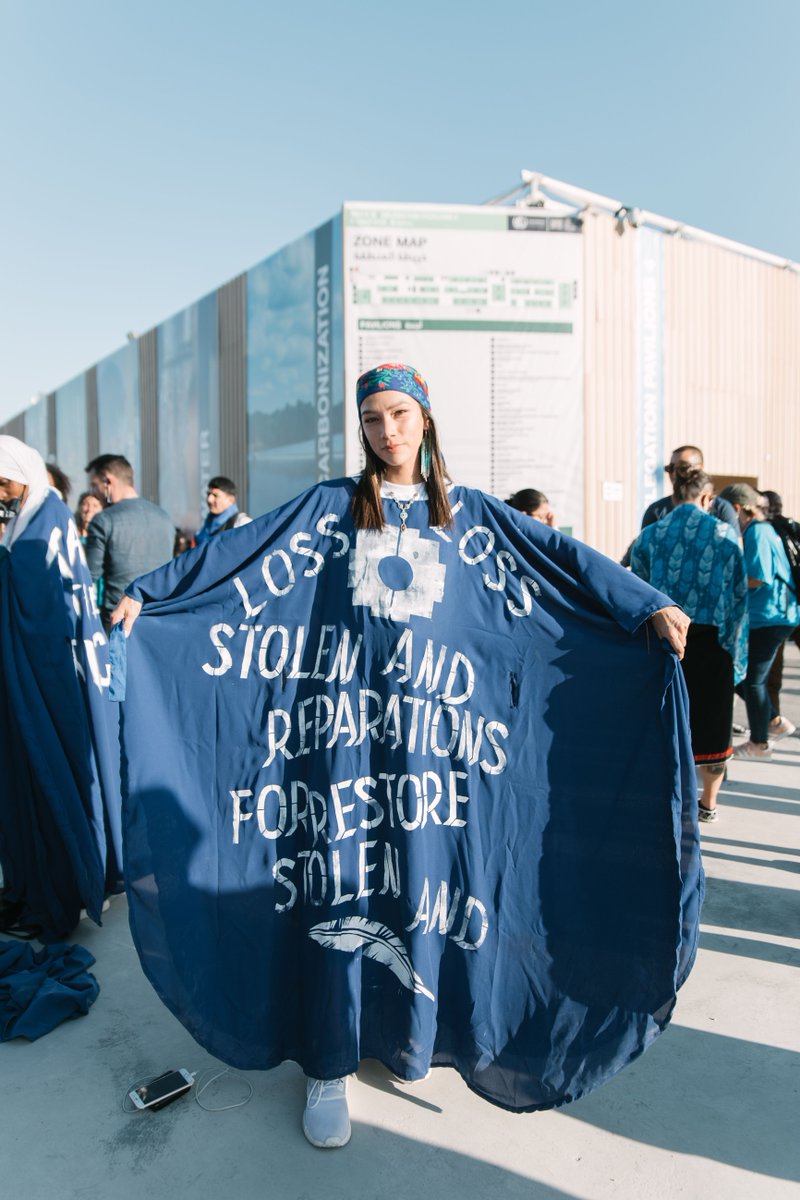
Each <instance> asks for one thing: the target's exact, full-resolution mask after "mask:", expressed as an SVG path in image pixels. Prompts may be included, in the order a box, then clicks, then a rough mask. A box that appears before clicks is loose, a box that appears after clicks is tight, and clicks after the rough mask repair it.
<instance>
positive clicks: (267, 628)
mask: <svg viewBox="0 0 800 1200" xmlns="http://www.w3.org/2000/svg"><path fill="white" fill-rule="evenodd" d="M357 399H358V404H359V412H360V417H361V429H362V441H363V445H364V450H365V455H366V468H365V470H364V472H363V473H362V475H361V476H360V477H359V478H357V479H342V480H338V481H335V482H324V483H320V484H318V485H317V486H315V487H312V488H311V489H309V490H308V491H306V492H304V493H303V494H302V495H300V496H298V497H297V498H296V499H294V500H292V501H290V502H289V503H287V504H284V505H283V506H282V507H280V508H278V509H276V510H275V511H273V512H271V513H268V514H266V515H265V516H263V517H260V518H258V519H256V520H254V521H253V523H252V524H250V525H248V526H247V527H245V528H243V529H239V530H235V531H230V532H228V533H221V534H219V535H218V536H216V537H213V538H211V539H210V540H209V541H208V543H206V544H205V545H204V546H202V547H199V548H197V549H195V550H193V551H191V552H190V553H188V554H186V555H184V556H182V557H181V558H180V559H177V560H175V561H174V562H172V563H170V564H168V565H167V566H165V567H163V568H161V569H159V570H157V571H154V572H152V573H151V574H149V575H147V576H144V577H143V578H141V579H139V580H137V581H136V582H135V583H134V584H133V585H132V586H131V587H130V588H129V589H128V596H127V597H126V598H125V599H124V600H123V601H122V603H121V604H120V606H119V607H118V609H117V610H116V613H115V614H114V616H115V619H116V620H118V621H121V622H123V625H124V628H125V630H126V632H127V633H128V634H129V637H128V640H127V642H125V641H124V639H121V631H120V630H119V628H118V630H116V631H115V634H116V635H117V636H119V637H120V640H121V641H122V642H123V644H124V646H125V648H126V651H127V676H128V682H127V696H126V699H125V702H124V706H123V710H124V711H123V743H124V753H125V758H126V770H127V787H128V794H127V802H126V849H127V859H126V880H127V888H128V896H129V900H130V913H131V927H132V930H133V936H134V940H135V942H136V945H137V948H138V951H139V954H140V957H141V961H142V964H143V967H144V970H145V972H146V974H147V975H148V977H149V979H150V980H151V982H152V984H153V985H154V987H155V988H156V990H157V992H158V994H159V995H160V996H161V998H162V1000H163V1001H164V1002H165V1004H167V1005H168V1007H169V1008H170V1009H171V1011H172V1012H173V1013H174V1014H175V1015H176V1016H177V1017H178V1018H179V1019H180V1020H181V1021H182V1022H183V1023H184V1025H185V1026H186V1027H187V1028H188V1029H189V1030H190V1031H191V1033H192V1034H193V1035H194V1037H195V1038H196V1039H197V1040H198V1041H199V1042H200V1043H201V1044H202V1045H203V1046H204V1047H206V1048H207V1049H208V1050H209V1051H210V1052H211V1053H212V1054H214V1055H216V1056H217V1057H219V1058H221V1059H222V1060H224V1061H225V1062H227V1063H230V1064H232V1065H234V1066H238V1067H240V1068H270V1067H273V1066H276V1065H277V1064H278V1063H280V1062H283V1061H284V1060H287V1059H291V1060H294V1061H295V1062H297V1063H299V1064H300V1066H301V1067H302V1069H303V1070H304V1072H305V1073H306V1075H307V1076H308V1086H307V1105H306V1110H305V1113H304V1116H303V1128H304V1132H305V1134H306V1136H307V1137H308V1139H309V1140H310V1141H311V1142H312V1143H313V1144H314V1145H317V1146H323V1147H333V1146H341V1145H344V1144H345V1143H346V1141H347V1140H348V1138H349V1137H350V1122H349V1117H348V1113H347V1100H346V1078H347V1076H348V1075H350V1074H352V1073H353V1072H354V1071H356V1069H357V1068H358V1065H359V1062H360V1061H361V1060H362V1059H364V1058H373V1059H378V1060H380V1061H381V1062H382V1063H383V1064H385V1066H386V1067H388V1068H389V1069H390V1070H391V1071H393V1072H394V1073H395V1075H397V1076H398V1077H400V1078H402V1079H404V1080H417V1079H421V1078H424V1077H425V1075H426V1073H427V1072H428V1071H429V1069H430V1067H431V1066H436V1067H444V1066H448V1067H454V1068H455V1069H456V1070H457V1071H458V1072H459V1073H460V1075H461V1076H462V1078H463V1079H464V1080H465V1081H466V1083H467V1084H468V1086H469V1087H470V1088H472V1089H473V1090H474V1091H475V1092H477V1093H478V1094H479V1095H480V1096H482V1097H484V1098H485V1099H487V1100H489V1101H491V1102H492V1103H494V1104H497V1105H500V1106H502V1107H504V1108H507V1109H509V1110H512V1111H530V1110H534V1109H543V1108H550V1107H553V1106H555V1105H559V1104H563V1103H565V1102H567V1101H570V1100H574V1099H577V1098H578V1097H579V1096H581V1095H584V1094H585V1093H586V1092H588V1091H590V1090H591V1089H592V1088H594V1087H597V1086H598V1085H599V1084H601V1083H602V1082H603V1081H605V1080H606V1079H608V1078H609V1077H610V1076H611V1075H613V1074H614V1073H615V1072H616V1071H618V1070H620V1069H621V1068H622V1067H623V1066H624V1065H625V1064H626V1063H628V1062H630V1061H631V1060H632V1059H634V1058H636V1057H637V1056H638V1055H639V1054H640V1053H641V1052H642V1051H643V1050H644V1049H645V1048H646V1047H647V1046H649V1045H650V1043H651V1042H652V1041H653V1039H654V1038H655V1037H656V1036H657V1035H658V1034H659V1033H660V1032H661V1031H662V1030H663V1029H664V1028H665V1026H666V1025H667V1023H668V1021H669V1019H670V1016H671V1013H672V1011H673V1007H674V1004H675V997H676V991H677V989H678V988H679V987H680V985H681V984H682V982H683V980H684V979H685V978H686V976H687V974H688V972H689V970H690V968H691V965H692V962H693V958H694V954H695V949H696V943H697V930H698V918H699V908H700V903H701V898H702V891H703V876H702V869H701V864H700V858H699V850H698V834H697V801H696V791H695V787H694V769H693V763H692V756H691V747H690V742H689V734H688V727H687V715H686V691H685V685H684V682H683V678H682V675H681V671H680V666H679V656H680V654H681V653H682V651H683V646H684V644H685V636H686V628H687V626H688V618H686V617H685V615H684V614H683V613H682V612H681V611H679V610H678V609H676V608H675V607H674V606H673V605H672V602H671V601H670V599H669V597H667V596H665V595H664V594H662V593H660V592H657V591H655V590H654V589H653V588H652V587H650V586H649V585H648V584H646V583H644V582H643V581H641V580H639V579H636V578H635V577H633V576H631V575H630V574H629V573H628V572H627V571H625V570H623V569H622V568H621V567H619V566H618V565H617V564H615V563H613V562H611V561H610V560H609V559H607V558H605V557H604V556H603V555H601V554H598V553H596V552H594V551H592V550H590V549H588V548H587V547H585V546H583V545H581V544H580V543H579V542H577V541H574V540H573V539H571V538H569V537H566V536H563V535H561V534H560V533H558V531H556V530H554V529H551V528H548V527H546V526H544V525H540V524H537V523H536V522H534V521H531V520H530V519H529V518H528V517H526V516H525V515H524V514H522V513H519V512H516V511H515V510H513V509H511V508H510V507H508V506H507V505H506V504H504V503H502V502H501V501H500V500H497V499H495V498H494V497H492V496H488V495H485V494H484V493H482V492H480V491H476V490H475V489H471V488H467V487H462V486H454V485H452V484H450V483H449V481H448V479H447V477H446V473H445V469H444V464H443V460H442V456H441V453H440V451H439V446H438V438H437V433H436V427H435V424H434V421H433V416H432V413H431V408H430V402H429V398H428V390H427V387H426V385H425V383H424V381H423V380H422V379H421V377H420V376H419V375H418V374H417V373H416V372H415V371H413V369H412V368H409V367H406V366H403V365H402V364H400V365H397V364H395V365H392V364H386V365H384V366H382V367H380V368H376V369H374V370H373V371H371V372H368V373H367V374H366V375H365V376H362V378H361V380H359V387H358V397H357ZM134 622H135V624H134Z"/></svg>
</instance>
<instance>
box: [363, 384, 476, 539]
mask: <svg viewBox="0 0 800 1200" xmlns="http://www.w3.org/2000/svg"><path fill="white" fill-rule="evenodd" d="M415 403H416V401H415ZM425 419H426V421H427V423H428V427H427V429H426V431H425V435H426V437H427V438H428V441H429V444H430V448H431V469H430V471H429V472H428V478H427V479H426V480H425V491H426V492H427V493H428V519H429V522H430V524H431V526H432V527H436V528H447V527H448V526H449V525H452V523H453V511H452V509H451V508H450V499H449V497H448V495H447V485H448V483H449V482H450V476H449V475H448V474H447V468H446V467H445V465H444V459H443V458H442V453H441V450H440V449H439V435H438V434H437V432H436V425H435V423H434V420H433V417H432V416H431V414H430V413H429V412H427V411H426V412H425ZM358 420H359V426H358V433H359V437H360V438H361V445H362V446H363V448H364V454H365V456H366V460H367V461H366V465H365V467H364V470H363V471H362V473H361V478H360V479H359V481H358V485H357V486H356V490H355V495H354V496H353V501H352V506H353V520H354V522H355V526H356V529H383V526H384V524H385V521H384V516H383V501H382V500H381V482H382V481H383V473H384V471H385V470H386V463H385V462H384V461H383V459H380V458H378V456H377V454H376V453H375V452H374V450H373V449H372V447H371V446H370V444H369V442H368V441H367V439H366V437H365V436H364V427H363V425H362V424H361V416H360V414H359V419H358Z"/></svg>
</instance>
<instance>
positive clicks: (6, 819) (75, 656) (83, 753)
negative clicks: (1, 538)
mask: <svg viewBox="0 0 800 1200" xmlns="http://www.w3.org/2000/svg"><path fill="white" fill-rule="evenodd" d="M110 679H111V671H110V666H109V660H108V642H107V640H106V636H105V634H104V633H103V630H102V627H101V625H100V618H99V616H98V613H97V606H96V604H95V597H94V584H93V583H92V578H91V576H90V574H89V570H88V568H87V566H86V562H85V560H84V557H83V551H82V549H81V544H80V540H79V538H78V533H77V530H76V528H75V523H74V521H73V520H72V517H71V515H70V512H69V509H68V508H67V506H66V505H65V504H64V503H63V502H62V501H61V500H60V499H58V497H56V496H55V495H54V494H52V493H51V494H50V495H48V496H47V497H46V499H45V500H44V502H43V503H42V505H41V507H40V508H39V509H38V511H36V513H35V514H34V515H33V517H32V518H31V521H30V522H29V524H28V525H27V526H26V528H25V530H24V531H23V532H22V533H21V534H20V536H19V537H18V538H17V539H16V541H15V542H14V543H13V545H12V546H11V549H10V551H9V550H7V549H6V548H5V547H0V761H1V762H2V764H3V786H2V788H0V864H2V868H3V874H4V877H5V884H6V893H5V899H6V900H7V901H8V902H10V903H12V904H19V905H21V906H22V907H21V912H20V915H19V918H18V920H19V922H20V923H21V924H23V925H29V926H38V927H40V928H41V930H42V933H41V937H42V940H45V941H53V940H56V941H57V940H59V939H61V938H63V937H65V936H66V934H68V933H69V932H70V930H72V929H74V928H75V926H76V925H77V923H78V920H79V918H80V912H81V909H82V908H85V909H86V910H87V911H88V913H89V916H90V917H92V918H93V919H94V920H95V921H97V922H98V923H99V922H100V912H101V908H102V904H103V897H104V895H105V893H106V891H113V890H119V888H120V887H121V883H120V877H121V866H120V864H121V858H122V846H121V843H122V830H121V814H120V795H119V746H118V741H117V736H118V735H117V712H116V708H115V706H113V705H112V704H111V702H110V701H109V699H108V695H107V693H108V686H109V683H110Z"/></svg>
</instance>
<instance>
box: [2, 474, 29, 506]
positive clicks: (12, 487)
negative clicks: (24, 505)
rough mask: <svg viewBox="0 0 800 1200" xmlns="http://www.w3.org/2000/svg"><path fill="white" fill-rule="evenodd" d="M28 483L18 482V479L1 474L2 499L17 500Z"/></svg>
mask: <svg viewBox="0 0 800 1200" xmlns="http://www.w3.org/2000/svg"><path fill="white" fill-rule="evenodd" d="M25 488H26V485H25V484H24V483H17V481H16V479H5V478H3V477H2V476H0V500H2V501H3V502H5V501H7V500H17V499H19V497H20V496H22V495H23V494H24V492H25Z"/></svg>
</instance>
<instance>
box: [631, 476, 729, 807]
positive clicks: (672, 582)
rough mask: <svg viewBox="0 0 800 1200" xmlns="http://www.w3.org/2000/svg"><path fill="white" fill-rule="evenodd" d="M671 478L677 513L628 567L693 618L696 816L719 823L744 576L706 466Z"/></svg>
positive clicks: (641, 543)
mask: <svg viewBox="0 0 800 1200" xmlns="http://www.w3.org/2000/svg"><path fill="white" fill-rule="evenodd" d="M673 480H674V505H673V508H672V510H671V511H670V512H669V513H668V514H667V515H666V516H664V517H662V518H661V519H660V520H659V521H656V522H655V524H652V525H648V526H646V527H645V528H644V529H643V530H642V532H641V533H640V534H639V536H638V538H637V539H636V541H635V542H634V543H633V546H632V547H631V570H632V571H633V573H634V574H635V575H638V576H639V578H640V579H645V580H647V582H648V583H650V584H652V585H653V587H656V588H659V589H660V590H661V591H664V592H667V593H668V594H669V595H670V596H672V597H673V599H675V600H677V601H678V603H679V604H681V605H682V607H683V609H684V610H685V612H687V613H688V614H689V616H690V617H691V618H692V624H691V626H690V627H689V635H688V638H687V645H686V654H685V655H684V657H683V661H682V663H681V666H682V667H683V673H684V675H685V677H686V684H687V687H688V689H689V718H690V723H691V730H692V750H693V753H694V759H695V762H696V763H697V764H698V766H699V767H700V774H701V776H702V780H703V793H702V795H701V796H700V799H699V817H700V820H701V821H715V820H716V819H717V795H718V793H719V789H720V787H721V785H722V779H723V776H724V772H725V763H726V761H727V760H728V759H729V758H730V757H731V755H732V753H733V747H732V743H731V732H732V721H733V689H734V685H735V684H737V683H739V682H740V681H741V680H742V679H744V677H745V673H746V671H747V633H748V623H747V576H746V573H745V568H744V558H743V555H742V551H741V548H740V546H739V539H738V538H737V536H736V534H735V532H734V530H733V529H732V528H731V527H730V525H728V524H727V523H726V522H725V521H718V520H717V519H716V518H715V517H712V516H711V515H710V509H711V505H712V502H713V495H714V488H713V484H712V481H711V479H710V478H709V476H708V475H706V473H705V471H704V470H703V469H702V467H696V466H692V465H691V464H690V463H683V462H680V463H678V464H677V465H676V467H675V469H674V472H673Z"/></svg>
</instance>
